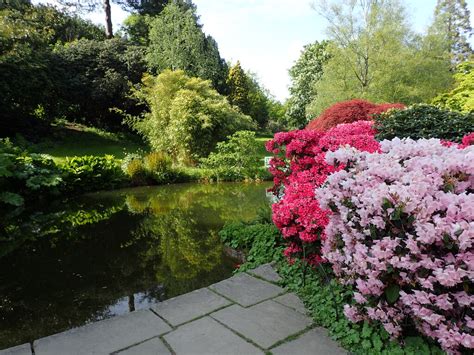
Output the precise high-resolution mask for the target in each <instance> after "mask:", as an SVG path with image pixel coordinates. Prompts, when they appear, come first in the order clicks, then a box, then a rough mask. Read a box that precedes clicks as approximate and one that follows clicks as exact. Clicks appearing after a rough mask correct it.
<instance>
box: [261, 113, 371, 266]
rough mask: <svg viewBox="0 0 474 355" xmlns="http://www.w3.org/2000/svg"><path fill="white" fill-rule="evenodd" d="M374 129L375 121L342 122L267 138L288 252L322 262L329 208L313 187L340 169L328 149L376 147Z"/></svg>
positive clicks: (276, 212) (277, 219)
mask: <svg viewBox="0 0 474 355" xmlns="http://www.w3.org/2000/svg"><path fill="white" fill-rule="evenodd" d="M374 134H375V131H374V130H373V129H372V123H371V122H368V121H359V122H355V123H351V124H342V125H339V126H337V127H334V128H332V129H330V130H329V131H327V132H326V133H323V132H316V131H311V130H299V131H291V132H282V133H277V134H276V135H275V137H274V139H273V140H271V141H269V142H267V146H266V148H267V150H268V151H269V152H272V153H274V154H277V156H276V157H275V158H273V159H272V160H271V162H270V165H271V167H270V172H271V173H272V175H273V176H274V187H273V191H274V193H275V194H276V195H277V196H279V197H280V200H279V201H278V202H277V203H275V204H273V206H272V209H273V222H274V223H275V225H276V226H277V227H278V228H279V229H280V230H281V232H282V234H283V236H284V238H285V239H287V240H288V247H287V249H286V251H285V255H286V256H287V257H289V258H290V259H291V258H293V257H300V258H303V259H305V260H306V261H308V262H309V263H310V264H312V265H317V264H318V263H320V262H321V261H323V260H322V257H321V252H320V248H321V241H322V240H324V238H325V234H324V228H325V227H326V225H327V224H328V221H329V220H328V211H327V210H323V209H321V208H320V206H319V203H318V201H317V200H316V198H315V194H314V191H315V189H316V188H317V187H319V186H321V185H322V183H324V181H325V180H326V177H327V176H328V175H329V174H331V173H333V172H335V171H336V170H338V169H336V168H334V167H333V166H331V165H329V164H327V163H326V162H325V155H326V152H328V151H334V150H337V149H338V148H339V147H341V146H344V145H349V146H352V147H355V148H357V149H358V150H361V151H368V152H375V151H377V150H378V149H379V143H378V142H377V141H376V140H375V139H374Z"/></svg>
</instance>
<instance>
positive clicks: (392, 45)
mask: <svg viewBox="0 0 474 355" xmlns="http://www.w3.org/2000/svg"><path fill="white" fill-rule="evenodd" d="M316 9H317V10H318V12H319V13H320V14H321V15H323V16H324V17H325V18H326V19H327V20H328V22H329V26H328V28H327V31H328V34H329V37H330V43H329V44H328V47H327V50H328V52H329V55H330V56H331V58H330V59H329V60H328V62H327V64H326V65H325V66H324V73H323V75H322V77H321V79H320V80H319V81H318V82H317V83H316V86H315V90H316V92H317V96H316V97H315V98H314V99H313V101H312V103H311V105H310V106H309V108H308V112H309V113H310V114H312V115H314V116H318V115H319V114H320V113H321V112H322V111H323V110H324V109H326V108H327V107H329V106H331V105H332V104H334V103H336V102H339V101H344V100H350V99H354V98H361V99H367V100H370V101H373V102H401V103H404V104H411V103H416V102H426V101H429V100H431V99H432V98H433V97H435V96H436V95H437V93H439V92H440V91H444V90H446V88H447V87H449V86H450V84H451V81H452V78H451V74H450V61H449V58H448V57H447V56H446V55H444V54H443V53H442V52H440V51H439V50H438V48H437V47H432V46H430V45H429V43H427V41H426V40H425V38H424V37H420V36H416V35H415V34H414V33H413V32H412V31H411V29H410V27H409V25H408V24H407V22H406V20H405V18H406V15H405V9H404V8H403V6H402V5H401V4H400V3H399V1H397V0H384V1H380V0H369V1H363V0H352V1H350V2H342V3H341V2H339V3H331V4H327V3H326V2H322V3H321V5H320V6H319V7H316Z"/></svg>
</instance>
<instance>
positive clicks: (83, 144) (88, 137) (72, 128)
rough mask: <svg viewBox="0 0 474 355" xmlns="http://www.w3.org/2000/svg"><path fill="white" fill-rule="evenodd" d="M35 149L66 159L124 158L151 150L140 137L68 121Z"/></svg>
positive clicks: (58, 158) (33, 149)
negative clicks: (77, 157)
mask: <svg viewBox="0 0 474 355" xmlns="http://www.w3.org/2000/svg"><path fill="white" fill-rule="evenodd" d="M31 150H32V151H34V152H36V153H43V154H48V155H51V156H52V157H53V159H54V160H56V161H62V160H65V159H66V157H73V156H81V155H98V156H103V155H106V154H109V155H113V156H115V157H116V158H117V159H122V158H123V157H124V156H125V155H126V154H127V153H134V152H136V151H139V150H144V151H147V150H149V148H148V147H147V146H146V145H145V144H144V143H143V142H141V141H140V140H139V138H137V137H132V136H130V135H126V134H121V133H111V132H105V131H102V130H99V129H96V128H91V127H86V126H83V125H79V124H72V123H66V124H63V125H60V126H57V127H55V129H54V133H53V136H52V137H50V138H48V140H47V141H44V142H42V143H39V144H36V145H34V146H33V147H32V148H31Z"/></svg>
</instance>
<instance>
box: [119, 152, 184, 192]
mask: <svg viewBox="0 0 474 355" xmlns="http://www.w3.org/2000/svg"><path fill="white" fill-rule="evenodd" d="M122 171H123V172H124V173H125V174H126V175H127V176H128V177H129V178H130V180H131V182H132V184H133V185H149V184H163V183H169V182H174V181H175V180H177V179H179V178H180V173H178V172H177V171H175V170H174V169H173V167H172V161H171V158H170V157H169V156H167V155H166V154H164V153H162V152H151V153H148V154H146V155H144V156H142V155H139V154H128V155H127V156H126V157H125V159H124V160H123V162H122Z"/></svg>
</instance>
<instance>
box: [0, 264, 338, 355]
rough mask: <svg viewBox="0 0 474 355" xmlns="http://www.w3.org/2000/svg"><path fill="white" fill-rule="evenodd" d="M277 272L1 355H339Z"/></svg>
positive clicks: (266, 268) (264, 271)
mask: <svg viewBox="0 0 474 355" xmlns="http://www.w3.org/2000/svg"><path fill="white" fill-rule="evenodd" d="M279 279H280V278H279V276H278V274H277V273H276V272H275V271H274V270H273V268H272V267H271V266H270V265H268V264H267V265H263V266H260V267H258V268H257V269H254V270H251V271H249V272H247V273H241V274H238V275H235V276H233V277H231V278H229V279H226V280H224V281H220V282H218V283H215V284H213V285H211V286H209V287H206V288H201V289H199V290H195V291H193V292H190V293H187V294H184V295H181V296H178V297H175V298H172V299H169V300H166V301H164V302H161V303H159V304H157V305H156V306H153V307H151V308H150V309H146V310H140V311H136V312H132V313H129V314H127V315H124V316H120V317H115V318H112V319H108V320H104V321H100V322H96V323H92V324H89V325H86V326H83V327H80V328H76V329H72V330H70V331H67V332H63V333H59V334H56V335H53V336H49V337H46V338H42V339H39V340H35V341H34V342H33V345H32V346H30V344H23V345H21V346H18V347H15V348H11V349H6V350H4V351H0V355H6V354H9V355H31V354H32V351H34V354H35V355H42V354H66V355H67V354H76V355H79V354H91V353H94V354H111V353H114V354H121V355H125V354H151V353H158V354H172V353H174V354H177V355H179V354H183V355H191V354H192V355H200V354H203V355H204V354H206V355H212V354H216V355H217V354H223V353H225V354H229V355H232V354H265V353H266V354H268V353H271V354H273V355H283V354H312V355H325V354H328V353H331V354H334V355H338V354H345V351H344V350H343V349H341V348H339V347H338V345H337V344H336V343H335V342H334V341H332V340H331V339H330V338H329V337H328V336H327V335H326V334H325V331H324V330H323V329H321V328H314V326H313V322H312V320H311V318H310V317H308V316H307V315H306V310H305V308H304V305H303V304H302V303H301V301H300V300H299V299H298V297H297V296H296V295H295V294H293V293H288V292H287V290H285V289H283V288H281V287H280V286H278V285H277V284H276V282H277V281H278V280H279Z"/></svg>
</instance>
